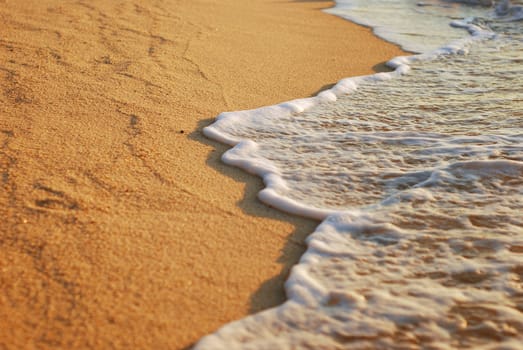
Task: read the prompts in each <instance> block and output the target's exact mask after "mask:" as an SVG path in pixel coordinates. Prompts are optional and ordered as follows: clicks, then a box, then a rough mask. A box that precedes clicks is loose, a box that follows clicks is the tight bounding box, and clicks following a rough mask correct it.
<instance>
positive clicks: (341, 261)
mask: <svg viewBox="0 0 523 350" xmlns="http://www.w3.org/2000/svg"><path fill="white" fill-rule="evenodd" d="M356 3H361V1H340V2H339V5H338V7H337V9H335V10H333V12H337V11H342V12H343V11H345V16H346V17H351V19H353V18H352V16H356V17H357V16H358V15H355V13H358V12H357V11H358V10H357V6H352V5H354V4H356ZM365 3H367V5H368V6H367V5H366V6H365V7H366V8H367V9H366V10H365V11H369V10H368V8H372V9H373V10H372V11H374V12H376V13H379V15H376V16H374V20H376V19H380V18H382V17H389V16H390V12H389V8H390V7H387V6H389V5H390V6H392V8H393V12H392V13H397V11H400V12H399V13H401V14H403V13H404V12H402V11H405V10H403V8H404V7H405V6H407V8H412V7H414V8H415V10H414V11H415V12H416V11H418V10H419V8H424V9H426V8H428V7H435V8H437V9H436V10H434V11H431V12H430V14H429V17H430V16H442V17H444V18H445V20H446V22H447V25H448V24H449V22H451V23H452V25H453V27H452V28H453V29H452V33H453V34H452V35H450V36H447V34H444V35H443V37H445V38H447V39H449V41H450V44H447V45H445V46H443V47H440V48H438V49H434V50H432V48H431V51H424V50H425V49H424V48H423V47H421V46H419V43H416V41H418V42H425V41H424V39H423V37H432V36H434V32H435V31H438V30H439V29H435V28H432V29H431V28H427V32H426V33H423V34H420V35H419V36H416V35H410V37H411V38H414V39H412V40H411V43H413V44H412V48H413V51H419V52H423V53H421V54H419V55H414V56H409V57H398V58H395V59H393V60H391V61H390V62H389V65H390V66H391V67H392V68H393V69H394V71H392V72H389V73H379V74H375V75H372V76H365V77H356V78H349V79H345V80H342V81H341V82H339V83H338V84H337V85H336V86H335V87H334V88H332V89H330V90H327V91H324V92H322V93H320V94H319V95H318V96H316V97H313V98H307V99H299V100H294V101H290V102H286V103H283V104H280V105H276V106H270V107H264V108H261V109H256V110H251V111H241V112H232V113H222V114H221V115H220V116H219V117H218V118H217V121H216V122H215V123H214V124H213V125H211V126H210V127H207V128H206V129H205V130H204V132H205V134H206V135H207V136H209V137H212V138H214V139H217V140H219V141H221V142H224V143H227V144H230V145H231V146H234V147H233V148H232V149H231V150H229V151H228V152H226V153H225V154H224V156H223V160H224V162H226V163H229V164H232V165H235V166H238V167H241V168H243V169H245V170H247V171H249V172H251V173H254V174H257V175H259V176H261V177H262V178H263V179H264V182H265V185H266V188H265V189H264V190H263V191H262V192H260V195H259V196H260V199H261V200H262V201H264V202H266V203H268V204H270V205H272V206H274V207H277V208H279V209H281V210H285V211H288V212H291V213H294V214H297V215H303V216H307V217H313V218H316V219H321V220H323V222H322V223H321V225H320V226H319V227H318V228H317V229H316V231H315V232H314V233H313V234H312V235H311V236H309V237H308V239H307V245H308V249H307V252H306V253H305V254H304V256H303V257H302V259H301V260H300V263H299V264H298V265H297V266H295V267H294V268H293V270H292V272H291V275H290V277H289V280H288V281H287V282H286V292H287V296H288V301H287V302H286V303H284V304H283V305H281V306H279V307H277V308H274V309H270V310H267V311H265V312H262V313H259V314H256V315H253V316H250V317H247V318H245V319H243V320H239V321H237V322H233V323H231V324H229V325H226V326H224V327H223V328H221V329H220V330H219V331H217V332H216V333H214V334H212V335H210V336H207V337H205V338H203V339H202V340H201V341H200V342H199V343H198V344H197V346H196V349H360V348H361V349H376V348H382V349H409V348H420V347H421V348H431V349H452V348H473V349H483V348H484V349H491V348H496V349H497V348H505V349H517V348H519V347H520V346H521V344H522V342H523V336H522V335H521V334H523V333H522V331H523V314H522V312H523V287H522V280H523V132H522V130H523V112H522V111H523V96H522V93H521V91H523V70H522V63H523V61H522V52H523V31H522V28H521V23H520V22H514V20H517V19H518V18H519V17H518V16H519V11H520V10H518V9H519V8H521V7H520V6H518V5H514V4H512V5H511V4H509V3H508V2H502V3H498V4H497V5H496V6H495V7H492V8H489V9H486V8H484V7H472V8H471V7H469V6H468V5H463V4H456V3H452V2H448V1H430V2H424V3H422V4H421V3H420V2H417V3H416V2H412V1H409V0H403V1H400V0H396V1H367V2H365ZM400 5H401V6H400ZM344 6H345V8H344ZM346 6H349V7H348V8H347V7H346ZM372 6H374V7H372ZM409 6H410V7H409ZM400 8H402V9H401V10H400ZM382 9H383V10H382ZM449 9H451V10H452V13H451V14H450V15H449V14H448V11H449ZM441 10H443V12H442V11H441ZM347 11H348V12H347ZM362 11H363V10H362ZM380 11H382V12H383V13H380ZM471 12H474V13H475V17H472V18H468V16H469V15H470V13H471ZM442 13H443V14H442ZM465 17H467V18H465ZM415 18H416V17H413V20H415ZM423 18H424V17H421V18H418V21H425V20H424V19H423ZM360 22H363V21H360ZM396 22H397V21H396ZM405 22H407V23H408V22H409V21H405ZM437 22H441V19H438V20H437ZM372 25H373V26H374V27H375V28H377V27H378V26H379V23H374V24H372ZM387 25H388V24H385V27H383V28H386V29H383V28H382V29H381V30H382V31H383V32H400V33H401V32H403V31H404V30H403V29H401V28H400V30H396V29H397V28H391V27H387ZM449 27H450V26H449ZM457 28H461V30H462V32H461V36H462V37H461V38H456V37H455V31H458V32H459V30H460V29H457ZM463 29H466V30H468V32H469V33H470V35H469V36H466V35H464V31H463ZM438 33H441V32H440V31H438ZM420 37H421V39H420ZM390 40H393V39H390ZM414 48H415V49H416V50H414Z"/></svg>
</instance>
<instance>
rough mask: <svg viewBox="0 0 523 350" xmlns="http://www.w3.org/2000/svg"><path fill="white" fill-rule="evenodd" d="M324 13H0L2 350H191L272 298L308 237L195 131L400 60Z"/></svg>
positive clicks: (172, 3)
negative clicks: (227, 114)
mask: <svg viewBox="0 0 523 350" xmlns="http://www.w3.org/2000/svg"><path fill="white" fill-rule="evenodd" d="M329 6H332V3H331V2H330V1H306V0H302V1H288V0H271V1H269V0H251V1H237V0H220V1H209V0H192V1H183V0H151V1H147V2H146V3H144V2H142V1H106V0H92V1H84V0H78V1H74V2H63V1H58V0H39V1H35V0H23V1H15V0H0V21H1V23H2V25H1V26H0V184H1V189H0V256H1V258H0V286H1V288H0V348H5V349H51V348H53V349H57V348H63V349H72V348H75V349H83V348H95V349H107V348H114V349H184V348H190V346H191V345H192V344H193V343H194V342H196V341H197V340H198V339H199V338H200V337H202V336H204V335H206V334H208V333H210V332H212V331H214V330H216V329H217V328H219V327H220V326H222V325H224V324H225V323H227V322H230V321H233V320H236V319H239V318H242V317H243V316H245V315H248V314H251V313H254V312H257V311H260V310H263V309H266V308H269V307H272V306H275V305H278V304H279V303H281V302H282V301H284V300H285V295H284V291H283V282H284V281H285V278H286V276H287V274H288V271H289V269H290V268H291V267H292V265H293V264H294V263H296V262H297V261H298V259H299V257H300V255H301V254H302V253H303V251H304V248H305V245H304V243H303V240H304V238H305V237H306V236H307V235H308V234H310V233H311V232H312V231H313V230H314V228H315V226H316V224H317V223H316V222H314V221H311V220H306V219H301V218H297V217H293V216H290V215H286V214H283V213H281V212H279V211H276V210H273V209H271V208H269V207H267V206H265V205H263V204H262V203H260V202H259V201H258V200H257V199H256V193H257V192H258V191H259V190H260V189H261V188H262V183H261V181H260V180H259V179H257V178H255V177H253V176H250V175H248V174H245V173H243V172H242V171H240V170H238V169H235V168H231V167H228V166H226V165H224V164H222V163H221V162H220V156H221V154H222V153H223V152H224V151H225V150H226V149H227V148H226V147H225V146H223V145H220V144H218V143H216V142H213V141H210V140H208V139H206V138H205V137H204V136H203V135H202V131H201V129H202V128H203V127H204V126H206V125H208V124H210V123H211V122H212V120H213V119H214V118H215V116H216V115H217V114H219V113H220V112H223V111H230V110H240V109H250V108H255V107H259V106H263V105H269V104H274V103H278V102H282V101H286V100H290V99H294V98H298V97H306V96H310V95H314V94H315V93H317V92H318V91H320V90H321V89H323V88H324V87H325V86H328V85H329V84H333V83H335V82H336V81H338V80H339V79H341V78H344V77H347V76H353V75H362V74H369V73H373V72H374V71H375V70H380V69H384V67H383V65H382V64H383V62H385V61H387V60H388V59H390V58H392V57H394V56H397V55H401V54H404V53H403V52H402V51H401V50H399V49H398V48H396V47H395V46H393V45H390V44H387V43H384V42H383V41H380V40H378V39H377V38H375V37H374V36H373V35H372V33H371V32H370V31H369V30H368V29H366V28H363V27H360V26H357V25H354V24H352V23H349V22H347V21H344V20H342V19H339V18H336V17H333V16H330V15H327V14H324V13H322V12H321V11H320V9H321V8H326V7H329Z"/></svg>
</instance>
